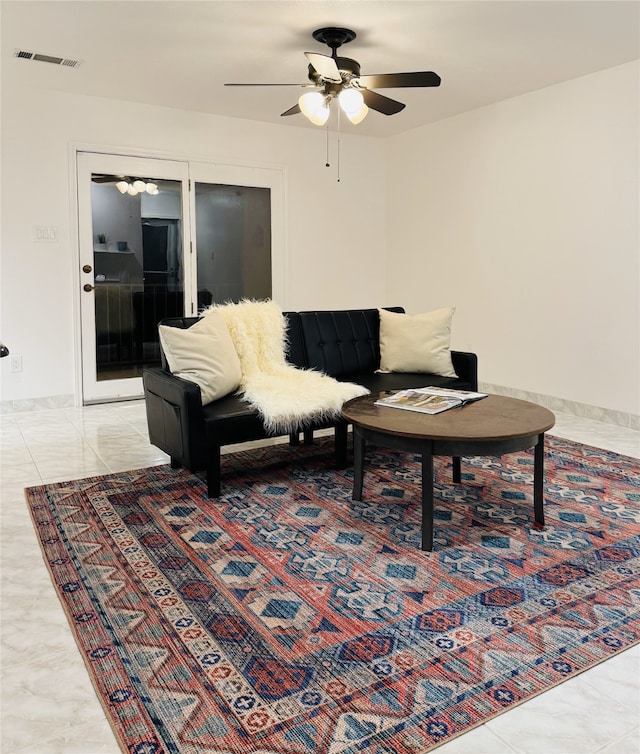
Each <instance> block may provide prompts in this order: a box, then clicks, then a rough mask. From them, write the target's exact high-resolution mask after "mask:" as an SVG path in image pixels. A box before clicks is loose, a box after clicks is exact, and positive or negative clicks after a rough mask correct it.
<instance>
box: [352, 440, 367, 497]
mask: <svg viewBox="0 0 640 754" xmlns="http://www.w3.org/2000/svg"><path fill="white" fill-rule="evenodd" d="M363 475H364V437H363V436H362V435H361V434H360V432H359V431H358V428H357V427H355V426H354V428H353V495H352V497H353V499H354V500H362V477H363Z"/></svg>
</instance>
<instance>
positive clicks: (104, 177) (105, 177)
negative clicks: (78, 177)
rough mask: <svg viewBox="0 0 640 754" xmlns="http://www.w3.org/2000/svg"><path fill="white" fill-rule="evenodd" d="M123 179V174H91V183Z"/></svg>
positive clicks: (113, 181) (112, 181) (114, 181)
mask: <svg viewBox="0 0 640 754" xmlns="http://www.w3.org/2000/svg"><path fill="white" fill-rule="evenodd" d="M123 179H124V176H123V175H96V174H95V173H94V174H93V175H92V176H91V180H92V182H93V183H116V182H117V181H121V180H123Z"/></svg>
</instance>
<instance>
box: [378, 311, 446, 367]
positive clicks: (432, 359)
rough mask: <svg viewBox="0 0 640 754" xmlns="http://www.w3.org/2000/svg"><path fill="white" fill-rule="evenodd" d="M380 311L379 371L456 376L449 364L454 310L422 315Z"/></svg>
mask: <svg viewBox="0 0 640 754" xmlns="http://www.w3.org/2000/svg"><path fill="white" fill-rule="evenodd" d="M378 311H379V312H380V371H381V372H426V373H427V374H438V375H441V376H442V377H456V376H457V375H456V373H455V371H454V369H453V364H452V363H451V350H450V344H451V319H452V317H453V313H454V311H455V307H453V306H450V307H447V308H445V309H437V310H435V311H433V312H426V313H425V314H414V315H410V314H398V313H397V312H389V311H386V310H385V309H379V310H378Z"/></svg>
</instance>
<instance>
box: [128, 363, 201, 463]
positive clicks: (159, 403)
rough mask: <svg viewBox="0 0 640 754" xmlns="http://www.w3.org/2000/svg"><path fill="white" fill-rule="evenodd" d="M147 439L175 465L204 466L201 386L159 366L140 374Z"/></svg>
mask: <svg viewBox="0 0 640 754" xmlns="http://www.w3.org/2000/svg"><path fill="white" fill-rule="evenodd" d="M142 383H143V386H144V400H145V406H146V410H147V425H148V428H149V440H150V442H151V444H152V445H156V446H157V447H158V448H160V449H161V450H163V451H164V452H165V453H167V454H168V455H169V456H171V465H172V466H174V467H178V466H186V467H187V468H188V469H193V470H195V469H199V468H203V467H204V462H205V459H204V456H205V452H204V449H205V437H204V421H203V414H202V399H201V396H200V387H199V386H198V385H196V383H195V382H190V381H189V380H184V379H182V378H181V377H177V376H176V375H173V374H171V373H169V372H165V371H163V370H162V369H157V368H147V369H144V370H143V373H142Z"/></svg>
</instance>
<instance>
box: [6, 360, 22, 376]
mask: <svg viewBox="0 0 640 754" xmlns="http://www.w3.org/2000/svg"><path fill="white" fill-rule="evenodd" d="M9 364H10V365H11V371H12V372H21V371H22V356H10V357H9Z"/></svg>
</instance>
